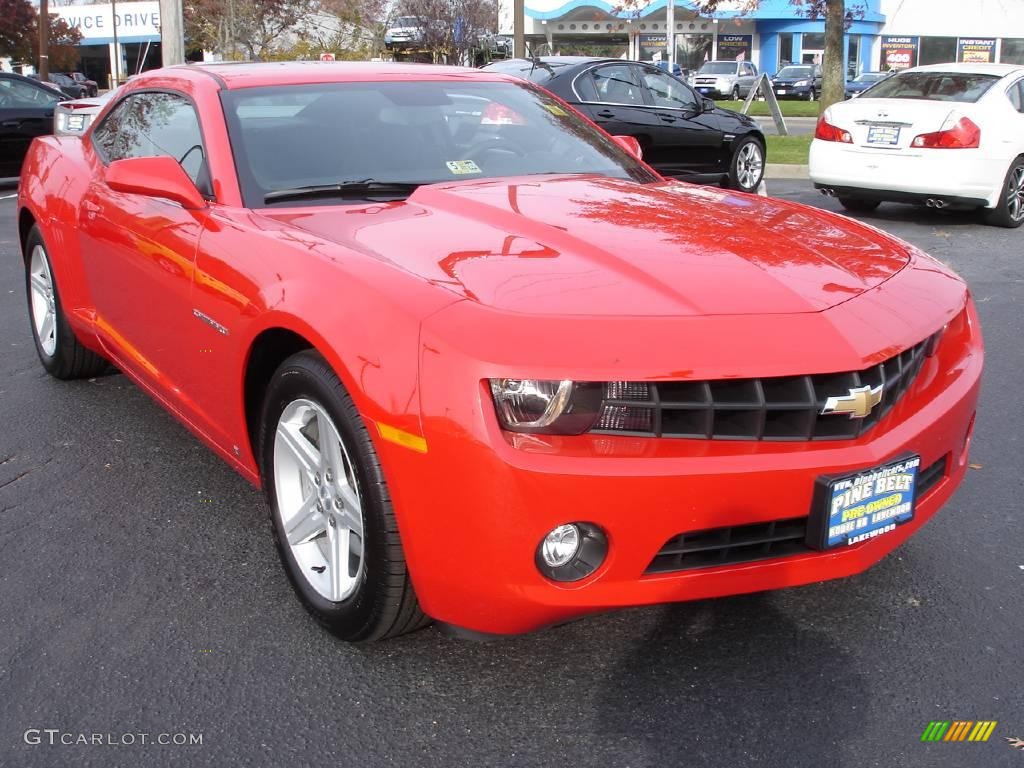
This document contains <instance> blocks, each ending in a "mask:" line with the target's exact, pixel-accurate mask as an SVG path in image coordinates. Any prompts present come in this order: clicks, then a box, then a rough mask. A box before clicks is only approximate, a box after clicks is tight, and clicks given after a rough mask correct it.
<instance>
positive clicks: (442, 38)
mask: <svg viewBox="0 0 1024 768" xmlns="http://www.w3.org/2000/svg"><path fill="white" fill-rule="evenodd" d="M398 15H401V16H411V17H413V18H415V19H416V22H417V25H418V26H419V28H420V30H421V31H422V33H423V42H422V47H423V49H424V50H426V51H430V52H431V53H432V54H433V56H434V60H435V61H437V62H443V63H447V64H469V63H471V61H472V52H473V51H474V50H475V49H478V48H479V47H480V46H481V44H482V38H483V36H484V35H485V34H486V33H488V32H493V31H494V29H495V27H496V25H497V18H498V6H497V3H496V2H494V0H401V1H400V2H399V4H398Z"/></svg>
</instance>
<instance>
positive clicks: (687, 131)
mask: <svg viewBox="0 0 1024 768" xmlns="http://www.w3.org/2000/svg"><path fill="white" fill-rule="evenodd" d="M485 69H487V70H490V71H495V72H503V73H506V74H510V75H516V76H518V77H522V78H524V79H527V80H530V81H532V82H534V83H537V84H538V85H540V86H542V87H543V88H546V89H547V90H549V91H551V92H552V93H554V94H555V95H557V96H559V97H560V98H562V99H564V100H565V101H567V102H569V103H570V104H572V105H573V106H574V107H576V108H577V109H578V110H580V111H581V112H582V113H583V114H585V115H587V116H588V117H589V118H590V119H592V120H593V121H594V122H595V123H597V124H598V125H600V126H601V127H602V128H604V129H605V130H606V131H608V133H610V134H613V135H621V136H634V137H636V139H637V140H638V141H639V142H640V146H641V148H642V149H643V153H644V160H646V161H647V162H648V163H649V164H650V165H652V166H653V167H654V169H655V170H657V171H658V172H659V173H661V174H662V175H663V176H672V177H678V178H683V179H685V180H686V181H695V182H706V183H716V184H717V183H720V182H725V183H727V184H728V185H729V186H730V187H732V188H733V189H739V190H742V191H744V192H754V191H756V190H757V188H758V186H759V185H760V183H761V178H762V177H763V175H764V159H765V139H764V134H763V133H762V132H761V129H760V127H759V126H758V124H757V123H756V122H755V121H754V120H752V119H751V118H749V117H747V116H746V115H741V114H739V113H737V112H732V111H730V110H727V109H722V108H720V107H716V106H715V103H714V102H713V101H712V100H711V99H705V98H702V97H701V96H700V95H699V94H697V93H696V92H695V91H694V90H693V89H692V88H690V86H688V85H687V84H686V83H684V82H683V81H682V80H680V79H679V78H677V77H673V76H672V75H670V74H668V73H667V72H664V71H662V70H660V69H658V68H657V67H656V66H654V65H652V64H644V63H641V62H635V61H622V60H621V59H598V58H590V57H582V56H551V57H542V58H538V59H510V60H508V61H500V62H495V63H494V64H491V65H489V66H487V67H485Z"/></svg>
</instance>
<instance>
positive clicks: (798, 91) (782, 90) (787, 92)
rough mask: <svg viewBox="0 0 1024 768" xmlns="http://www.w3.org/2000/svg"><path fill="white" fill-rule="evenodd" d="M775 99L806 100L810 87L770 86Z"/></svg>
mask: <svg viewBox="0 0 1024 768" xmlns="http://www.w3.org/2000/svg"><path fill="white" fill-rule="evenodd" d="M772 90H773V91H774V92H775V98H777V99H806V98H807V97H808V96H810V94H811V90H812V86H810V85H775V86H772Z"/></svg>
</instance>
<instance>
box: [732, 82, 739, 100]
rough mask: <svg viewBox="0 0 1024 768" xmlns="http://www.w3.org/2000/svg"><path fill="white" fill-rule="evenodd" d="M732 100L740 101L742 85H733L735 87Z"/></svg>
mask: <svg viewBox="0 0 1024 768" xmlns="http://www.w3.org/2000/svg"><path fill="white" fill-rule="evenodd" d="M732 100H733V101H739V100H740V87H739V86H738V85H736V86H733V89H732Z"/></svg>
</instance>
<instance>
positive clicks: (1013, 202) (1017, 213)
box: [1006, 165, 1024, 221]
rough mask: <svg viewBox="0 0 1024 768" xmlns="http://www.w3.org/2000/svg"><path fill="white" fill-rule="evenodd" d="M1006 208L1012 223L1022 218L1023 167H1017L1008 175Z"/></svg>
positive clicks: (1023, 195) (1023, 216)
mask: <svg viewBox="0 0 1024 768" xmlns="http://www.w3.org/2000/svg"><path fill="white" fill-rule="evenodd" d="M1006 208H1007V211H1008V213H1009V214H1010V218H1011V219H1013V220H1014V221H1020V220H1021V219H1022V218H1024V165H1020V166H1017V167H1016V168H1014V169H1013V173H1011V174H1010V180H1009V182H1008V183H1007V188H1006Z"/></svg>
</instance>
